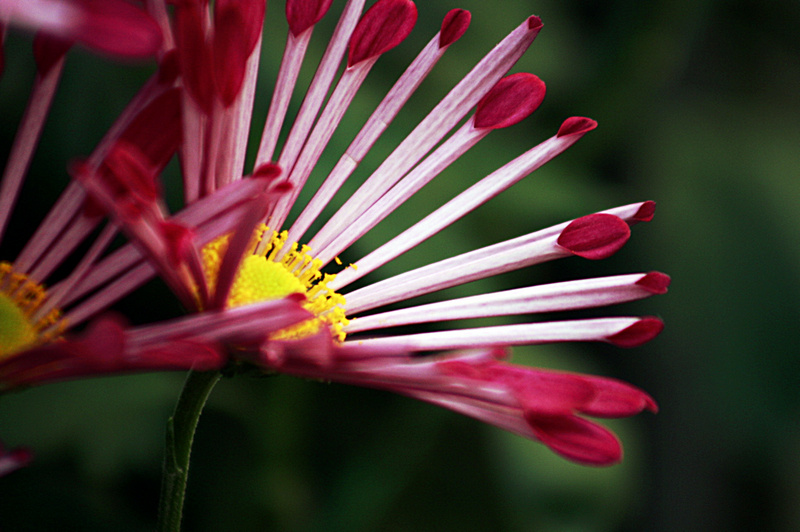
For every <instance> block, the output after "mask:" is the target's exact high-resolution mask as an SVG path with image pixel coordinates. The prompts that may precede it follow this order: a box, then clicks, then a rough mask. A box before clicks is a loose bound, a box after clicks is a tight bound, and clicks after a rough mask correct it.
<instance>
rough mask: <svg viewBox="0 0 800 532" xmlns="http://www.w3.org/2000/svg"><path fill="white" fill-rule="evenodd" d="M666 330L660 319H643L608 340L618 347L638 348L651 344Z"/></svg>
mask: <svg viewBox="0 0 800 532" xmlns="http://www.w3.org/2000/svg"><path fill="white" fill-rule="evenodd" d="M663 329H664V322H662V321H661V320H660V319H658V318H642V319H640V320H639V321H637V322H636V323H634V324H633V325H631V326H630V327H628V328H626V329H623V330H621V331H620V332H618V333H616V334H613V335H611V336H609V337H608V338H606V341H607V342H609V343H612V344H614V345H616V346H617V347H638V346H640V345H642V344H644V343H647V342H649V341H650V340H652V339H653V338H655V337H656V336H658V335H659V333H661V331H662V330H663Z"/></svg>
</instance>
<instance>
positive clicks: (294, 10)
mask: <svg viewBox="0 0 800 532" xmlns="http://www.w3.org/2000/svg"><path fill="white" fill-rule="evenodd" d="M331 3H333V0H287V1H286V20H288V21H289V31H291V32H292V35H294V36H295V37H297V36H298V35H300V34H301V33H303V32H304V31H306V30H307V29H308V28H310V27H311V26H313V25H314V24H316V23H317V22H319V21H320V20H321V19H322V17H324V16H325V13H327V12H328V9H330V7H331Z"/></svg>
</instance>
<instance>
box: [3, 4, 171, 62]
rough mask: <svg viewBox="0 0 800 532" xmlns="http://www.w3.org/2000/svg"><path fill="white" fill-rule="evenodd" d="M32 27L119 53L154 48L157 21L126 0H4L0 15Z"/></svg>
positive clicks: (145, 53) (143, 52)
mask: <svg viewBox="0 0 800 532" xmlns="http://www.w3.org/2000/svg"><path fill="white" fill-rule="evenodd" d="M6 16H8V17H9V18H10V21H11V22H12V23H17V24H20V25H23V26H27V27H29V28H33V29H34V30H36V31H44V32H47V33H50V34H51V35H54V36H57V37H60V38H62V39H65V40H69V41H78V42H80V43H82V44H84V45H86V46H88V47H90V48H93V49H95V50H97V51H100V52H104V53H109V54H113V55H119V56H123V57H148V56H152V55H154V54H155V53H156V52H158V50H159V48H160V47H161V42H162V36H161V29H160V28H159V26H158V23H157V22H156V21H155V20H154V19H153V17H151V16H150V15H149V14H148V13H147V12H146V11H145V10H143V9H141V8H139V7H137V6H135V5H133V4H131V3H130V2H127V1H126V0H61V1H53V0H4V1H3V2H0V17H6Z"/></svg>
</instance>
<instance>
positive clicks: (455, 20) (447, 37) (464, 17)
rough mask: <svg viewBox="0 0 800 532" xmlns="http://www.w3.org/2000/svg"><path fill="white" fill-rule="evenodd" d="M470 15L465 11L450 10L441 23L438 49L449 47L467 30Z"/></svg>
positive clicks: (470, 18)
mask: <svg viewBox="0 0 800 532" xmlns="http://www.w3.org/2000/svg"><path fill="white" fill-rule="evenodd" d="M470 20H472V13H470V12H469V11H467V10H466V9H451V10H450V11H449V12H448V13H447V15H445V16H444V20H443V21H442V29H441V30H440V34H439V48H444V47H445V46H450V45H451V44H453V43H454V42H456V41H457V40H459V39H460V38H461V36H462V35H464V32H465V31H467V28H469V23H470Z"/></svg>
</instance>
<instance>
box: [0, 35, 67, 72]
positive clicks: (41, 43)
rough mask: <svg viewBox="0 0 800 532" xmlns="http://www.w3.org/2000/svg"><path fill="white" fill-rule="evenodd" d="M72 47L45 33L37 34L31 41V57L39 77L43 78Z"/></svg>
mask: <svg viewBox="0 0 800 532" xmlns="http://www.w3.org/2000/svg"><path fill="white" fill-rule="evenodd" d="M0 31H1V30H0ZM70 46H72V42H71V41H65V40H64V39H60V38H58V37H53V36H52V35H49V34H47V33H43V32H39V33H37V34H36V37H35V38H34V40H33V57H34V59H35V60H36V67H37V68H38V69H39V75H41V76H45V75H47V72H48V71H49V70H50V69H51V68H52V67H53V65H55V64H56V63H57V62H58V61H59V60H60V59H61V58H62V57H64V55H65V54H66V53H67V50H69V48H70Z"/></svg>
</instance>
